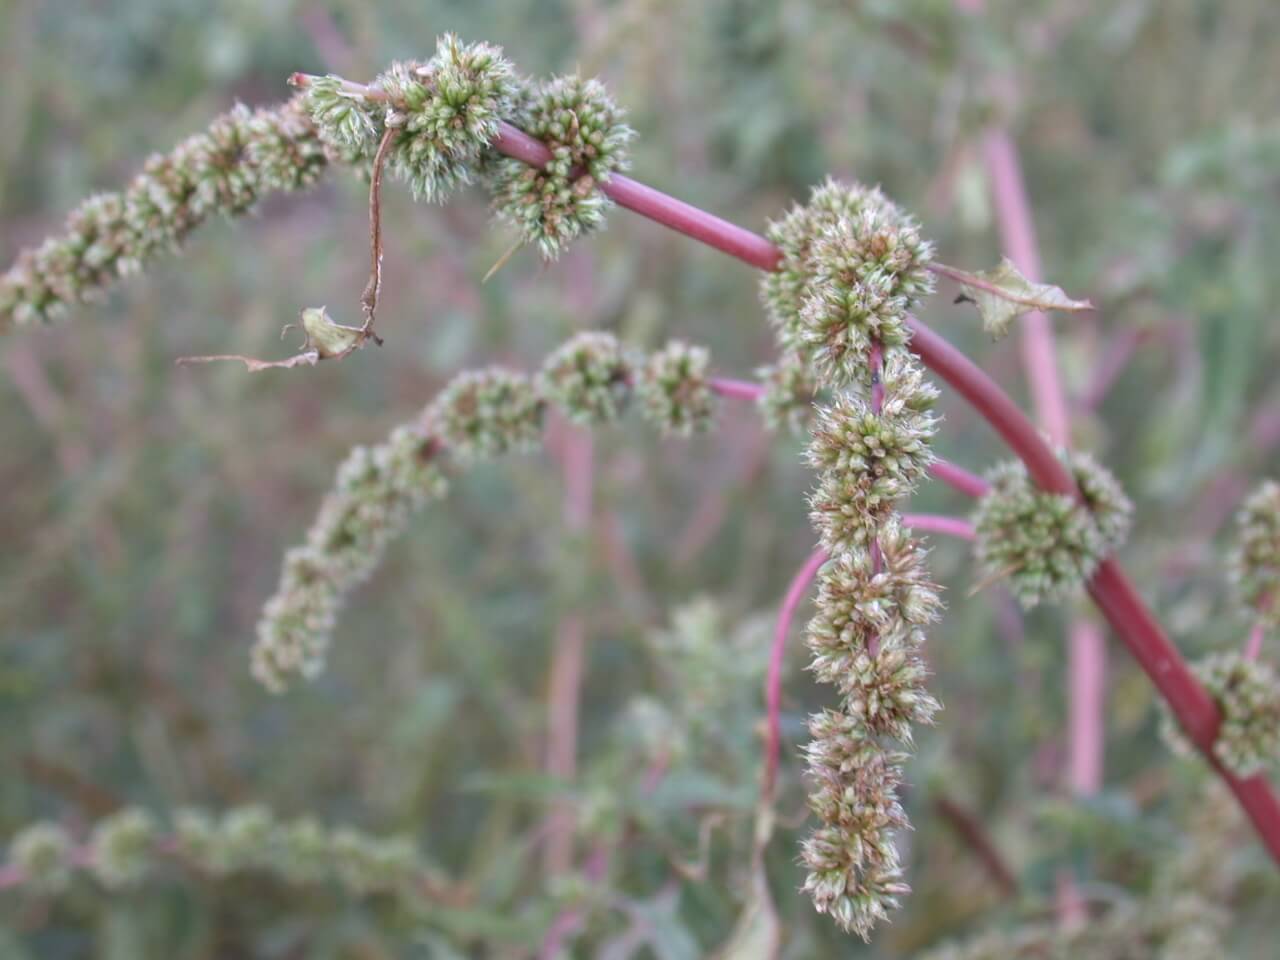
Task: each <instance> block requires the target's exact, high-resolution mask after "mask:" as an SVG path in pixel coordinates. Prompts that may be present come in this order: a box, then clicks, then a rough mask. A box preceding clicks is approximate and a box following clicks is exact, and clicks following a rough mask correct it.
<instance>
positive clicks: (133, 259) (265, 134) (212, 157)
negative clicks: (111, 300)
mask: <svg viewBox="0 0 1280 960" xmlns="http://www.w3.org/2000/svg"><path fill="white" fill-rule="evenodd" d="M326 163H327V160H326V156H325V149H324V145H323V144H322V143H321V142H320V140H319V139H318V137H317V136H316V132H315V130H314V129H313V128H312V126H311V124H310V122H309V121H308V120H307V118H306V116H305V115H304V114H303V112H302V107H301V101H300V99H295V100H293V101H290V102H288V103H285V104H282V105H281V106H278V107H272V108H264V109H259V110H250V109H249V108H247V107H244V106H237V107H235V108H234V109H232V110H231V111H229V112H228V113H225V114H223V115H222V116H220V117H218V118H216V119H215V120H214V121H213V123H212V124H210V126H209V129H208V130H207V131H205V132H204V133H198V134H195V135H194V136H191V137H188V138H187V139H186V140H184V141H183V142H182V143H180V144H179V145H178V146H177V147H176V148H175V149H174V150H173V151H172V152H171V153H169V154H157V155H154V156H152V157H151V158H150V159H148V160H147V162H146V164H145V166H144V167H143V170H142V173H140V174H139V175H138V176H137V177H135V178H134V180H133V181H132V183H130V184H129V185H128V186H127V187H126V188H125V189H124V190H122V191H120V192H118V193H101V194H97V195H95V196H92V197H90V198H89V199H87V200H86V201H84V203H82V204H81V205H80V206H79V207H78V208H76V209H75V210H74V211H72V213H71V215H70V216H69V217H68V218H67V224H66V230H65V232H64V233H63V234H62V235H61V236H55V237H50V238H49V239H47V240H45V241H44V243H42V244H41V245H40V246H39V247H36V248H34V249H31V250H26V251H24V252H23V253H21V254H19V256H18V259H17V261H16V262H15V263H14V264H13V266H12V267H10V268H9V270H8V271H7V272H6V273H4V274H0V332H3V331H4V330H6V329H7V328H8V327H10V326H11V325H13V324H18V325H22V324H30V323H42V322H47V321H50V320H53V319H56V318H57V317H59V316H61V315H62V314H64V313H65V312H66V310H67V308H68V307H71V306H74V305H76V304H80V303H86V302H89V301H92V300H96V299H99V298H101V297H102V296H103V294H104V293H105V291H106V290H107V289H108V288H109V287H110V286H112V285H113V284H114V283H115V282H116V281H117V280H119V279H121V278H123V277H127V276H130V275H131V274H135V273H138V272H139V271H141V269H142V268H143V266H144V265H145V264H146V263H147V262H149V261H150V260H153V259H154V258H155V257H156V256H158V255H160V254H162V253H166V252H170V251H173V250H176V249H177V248H178V246H179V244H181V242H182V241H183V240H184V239H185V238H186V236H187V234H189V233H190V232H191V231H192V230H194V229H195V228H196V227H198V226H200V225H201V224H202V223H205V222H206V221H208V220H209V219H210V218H211V217H213V216H215V215H217V214H222V215H225V216H239V215H241V214H244V213H246V212H248V211H249V210H251V209H252V208H253V207H254V206H255V205H256V203H257V201H258V200H259V199H260V198H261V197H263V196H265V195H266V194H268V193H272V192H275V191H293V190H299V189H301V188H303V187H307V186H310V185H311V184H313V183H315V182H316V180H317V179H319V176H320V174H321V172H323V170H324V169H325V166H326Z"/></svg>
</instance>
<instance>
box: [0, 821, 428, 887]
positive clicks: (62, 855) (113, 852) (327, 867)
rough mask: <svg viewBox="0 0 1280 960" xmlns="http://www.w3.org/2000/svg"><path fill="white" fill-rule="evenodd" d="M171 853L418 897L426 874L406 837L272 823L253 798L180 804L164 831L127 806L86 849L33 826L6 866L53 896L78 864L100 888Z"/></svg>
mask: <svg viewBox="0 0 1280 960" xmlns="http://www.w3.org/2000/svg"><path fill="white" fill-rule="evenodd" d="M175 859H176V860H177V861H178V862H180V863H182V864H183V865H185V866H189V867H191V868H194V869H195V870H198V871H200V872H201V873H204V874H207V875H210V876H214V877H226V876H230V875H233V874H237V873H245V872H250V871H253V872H258V873H264V874H270V875H272V876H275V877H278V878H279V879H281V880H283V881H285V882H287V883H296V884H310V883H321V882H324V881H327V880H330V879H334V880H337V881H338V883H340V884H341V885H342V886H343V887H344V888H345V889H346V890H347V891H348V892H350V893H352V894H354V895H357V896H368V895H370V894H375V893H396V892H404V893H406V894H410V895H413V896H415V897H416V896H417V895H418V893H419V892H420V884H421V882H422V881H423V880H424V879H431V878H432V876H433V872H432V871H431V869H430V868H429V867H428V866H427V865H426V864H425V863H424V862H423V860H422V859H421V857H420V856H419V854H418V852H417V848H416V847H415V845H414V844H413V841H412V840H411V839H409V838H408V837H388V838H380V837H375V836H370V835H368V834H365V833H362V832H360V831H358V830H354V829H352V828H350V827H338V828H334V829H327V828H326V827H324V826H323V825H322V824H321V823H320V822H319V821H317V820H316V819H314V818H312V817H301V818H299V819H296V820H279V819H277V818H276V817H275V816H274V814H273V813H272V812H271V811H270V810H268V809H267V808H266V807H262V806H258V805H250V806H243V807H236V808H233V809H231V810H228V811H226V812H225V813H224V814H223V815H222V816H220V817H219V816H214V815H212V814H209V813H207V812H205V811H203V810H197V809H190V808H188V809H182V810H178V811H176V812H175V813H174V815H173V823H172V828H171V830H170V831H169V832H167V833H162V832H161V831H160V827H159V824H158V823H157V821H156V820H155V818H154V817H153V816H152V815H151V814H149V813H147V812H146V811H143V810H138V809H133V808H127V809H125V810H122V811H120V812H119V813H116V814H113V815H112V816H110V817H108V818H106V819H104V820H102V821H100V822H99V823H98V824H97V825H96V826H95V827H94V829H93V831H92V834H91V835H90V838H89V840H88V842H87V843H86V844H85V845H84V846H78V845H77V844H76V843H75V842H74V841H73V840H72V838H71V836H70V834H68V833H67V831H66V830H65V829H63V828H62V827H61V826H58V825H57V824H53V823H37V824H33V825H32V826H30V827H27V828H26V829H25V830H23V831H22V832H21V833H19V834H18V835H17V836H15V837H14V839H13V841H12V843H11V844H10V846H9V858H8V864H9V866H10V867H11V868H12V869H14V870H15V871H16V872H17V874H18V876H19V877H20V878H21V883H22V885H23V886H25V887H27V888H28V889H31V890H32V891H34V892H38V893H42V894H56V893H60V892H62V891H64V890H66V889H67V887H68V886H69V885H70V883H71V881H72V879H73V877H74V876H75V873H76V871H77V870H78V869H81V868H83V869H85V870H87V871H88V872H89V873H90V874H91V875H92V876H93V877H94V878H95V879H96V880H97V881H98V882H99V883H100V884H101V885H102V886H103V887H104V888H106V889H107V890H121V889H125V888H128V887H133V886H137V885H138V884H140V883H142V882H144V881H145V880H146V879H147V877H148V875H149V874H150V873H151V872H152V871H153V870H154V869H155V868H156V866H157V865H158V864H159V863H161V862H164V861H166V860H175Z"/></svg>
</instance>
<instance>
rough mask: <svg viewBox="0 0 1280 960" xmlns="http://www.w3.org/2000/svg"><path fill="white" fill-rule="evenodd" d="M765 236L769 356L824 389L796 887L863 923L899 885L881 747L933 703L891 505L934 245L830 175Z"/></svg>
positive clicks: (911, 583) (916, 395)
mask: <svg viewBox="0 0 1280 960" xmlns="http://www.w3.org/2000/svg"><path fill="white" fill-rule="evenodd" d="M769 238H770V239H771V240H772V241H773V242H774V243H775V244H777V245H778V247H779V248H780V249H781V252H782V257H781V263H780V265H779V269H778V271H777V272H775V273H771V274H768V275H766V277H765V279H764V281H763V284H762V287H761V296H762V299H763V301H764V305H765V309H766V311H767V312H768V314H769V318H770V320H771V321H772V323H773V325H774V327H775V329H776V332H777V337H778V341H779V346H780V348H781V351H782V355H783V356H784V357H787V358H793V359H791V362H793V363H799V364H801V365H803V366H804V367H806V368H807V369H808V372H809V374H810V375H811V376H812V378H813V382H814V385H815V386H816V388H817V389H818V390H825V391H830V396H829V399H828V398H827V397H824V398H823V401H822V402H821V403H819V404H817V405H816V412H815V415H814V416H813V418H812V420H811V421H810V426H809V433H810V438H809V445H808V447H807V450H806V460H807V461H808V463H809V465H810V466H811V467H813V469H814V470H815V471H816V473H817V487H816V489H815V490H814V492H813V494H812V495H811V497H810V501H809V505H810V518H811V519H812V521H813V525H814V527H815V528H816V529H817V531H818V533H819V537H820V539H821V542H822V546H823V547H824V548H825V549H826V551H827V553H828V554H829V558H828V560H827V562H826V563H825V564H824V565H823V566H822V568H821V569H820V571H819V573H818V596H817V600H816V603H815V607H816V612H815V614H814V616H813V618H812V619H811V620H810V622H809V625H808V629H807V631H806V642H807V644H808V646H809V649H810V652H811V653H812V654H813V659H812V661H811V662H810V669H811V670H812V671H813V673H814V675H815V676H816V677H817V678H818V679H819V680H821V681H822V682H824V683H829V684H831V685H832V686H834V687H835V688H836V690H837V691H838V692H839V694H840V698H841V701H840V707H839V709H838V710H829V711H826V712H825V713H822V714H818V715H816V716H814V717H813V718H811V721H810V732H811V734H812V737H813V739H812V742H811V743H810V744H809V747H808V749H807V757H808V767H809V779H810V781H811V783H812V788H811V791H810V797H809V803H810V807H811V808H812V809H813V811H814V813H816V814H817V816H818V818H819V820H820V821H821V822H820V824H819V826H818V827H817V829H816V830H815V831H814V832H813V833H812V834H810V836H809V837H808V839H807V840H806V841H805V842H804V845H803V847H802V849H801V859H802V860H803V862H804V864H805V866H806V867H807V868H808V871H809V873H808V876H807V879H806V880H805V885H804V886H805V890H806V891H807V892H808V893H809V895H810V896H811V897H812V898H813V902H814V906H815V907H816V908H817V909H818V911H819V912H820V913H824V914H828V915H830V916H831V917H832V918H833V919H834V920H835V921H836V923H837V924H838V925H839V926H840V927H841V928H842V929H844V930H847V931H853V932H855V933H857V934H859V935H860V936H862V937H863V938H867V937H869V936H870V931H871V928H872V927H873V926H874V925H875V924H876V923H878V922H879V921H881V920H884V919H886V918H887V916H888V912H889V911H890V910H892V909H894V908H896V907H897V905H898V898H899V897H900V896H901V895H903V894H905V893H907V892H908V888H907V885H906V883H905V882H904V880H903V876H902V869H901V866H900V864H899V858H898V852H897V847H896V845H895V840H894V834H895V832H896V831H897V830H899V829H902V828H905V827H907V826H908V824H907V819H906V816H905V814H904V813H903V811H902V808H901V806H900V804H899V802H898V799H897V790H898V787H899V784H900V782H901V765H902V763H903V762H905V759H906V756H905V754H904V753H902V752H901V751H900V750H897V749H896V748H895V747H894V744H897V745H900V746H909V745H910V744H911V740H912V728H913V726H914V725H915V724H919V723H931V722H932V721H933V716H934V714H935V713H936V712H937V711H938V710H939V709H940V707H939V704H938V702H937V701H936V700H935V699H934V698H933V697H932V696H931V695H930V694H929V692H928V691H927V690H926V689H925V680H926V679H927V676H928V671H927V670H926V668H925V665H924V660H923V658H922V657H921V655H920V648H921V646H922V644H923V642H924V631H923V627H924V626H925V625H926V624H928V623H930V622H932V621H933V620H934V619H935V618H936V617H937V615H938V611H939V610H940V608H941V602H940V601H939V599H938V593H937V589H936V588H935V587H934V586H933V584H932V583H931V582H930V580H929V577H928V575H927V573H926V571H925V568H924V556H925V551H924V549H923V548H922V547H920V546H919V545H918V544H917V543H916V542H915V541H914V540H913V539H912V538H911V536H910V534H909V533H908V532H907V531H905V530H904V529H903V528H902V526H901V523H900V522H899V519H898V516H897V514H896V505H897V502H898V500H900V499H901V498H902V497H904V496H907V495H908V494H910V493H911V492H912V491H913V490H914V489H915V487H916V484H917V483H918V482H919V481H920V479H921V478H922V477H923V476H924V475H925V474H926V472H927V471H928V469H929V466H930V464H931V463H932V462H933V459H934V458H933V453H932V451H931V449H930V442H931V441H932V439H933V435H934V433H935V432H936V430H937V418H936V417H935V416H934V414H933V413H932V408H933V405H934V403H935V401H936V399H937V396H938V394H937V390H936V389H935V388H934V387H933V386H931V385H930V384H929V383H927V382H926V381H925V379H924V374H923V371H922V369H921V368H920V367H919V366H918V365H917V363H916V361H915V360H914V359H913V358H912V356H911V355H910V354H909V353H908V352H907V350H906V345H907V343H908V342H909V340H910V337H911V334H910V329H909V327H908V325H907V318H908V311H909V310H911V309H912V308H913V307H914V306H915V304H916V303H917V302H918V301H919V299H920V298H921V297H923V296H925V295H926V294H927V293H929V292H930V291H931V290H932V280H931V278H930V275H929V273H928V271H927V265H928V261H929V259H930V257H931V255H932V251H931V248H930V246H929V244H928V243H926V242H925V241H923V240H922V239H921V238H920V235H919V231H918V230H917V228H916V226H915V224H914V222H913V221H912V220H911V218H910V217H908V216H906V215H905V214H903V213H902V212H901V211H899V210H898V208H897V207H895V206H894V205H893V204H892V203H890V202H889V200H888V199H887V198H885V196H884V195H883V194H882V193H881V192H880V191H879V190H878V189H872V188H867V187H863V186H860V185H856V184H855V185H846V184H841V183H838V182H836V181H834V180H828V181H827V182H826V183H825V184H823V185H822V186H820V187H818V188H817V189H815V190H814V191H813V194H812V195H811V197H810V200H809V203H808V204H807V205H805V206H797V207H795V208H793V209H792V210H791V211H790V212H789V213H788V214H787V215H786V216H785V217H783V218H782V219H781V220H779V221H777V222H775V223H773V224H771V225H770V228H769ZM877 360H878V361H879V362H877ZM877 388H882V389H877ZM811 393H812V391H811Z"/></svg>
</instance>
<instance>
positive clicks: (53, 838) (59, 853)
mask: <svg viewBox="0 0 1280 960" xmlns="http://www.w3.org/2000/svg"><path fill="white" fill-rule="evenodd" d="M71 854H72V845H71V838H70V837H69V836H67V831H66V830H64V829H63V828H62V827H60V826H58V825H57V824H56V823H33V824H32V825H31V826H29V827H27V828H26V829H24V830H22V831H21V832H20V833H18V834H17V835H16V836H15V837H14V838H13V840H12V842H11V843H10V844H9V865H10V866H12V867H14V868H15V869H16V870H17V871H18V872H19V874H20V875H21V877H22V882H23V883H24V884H26V885H27V886H29V887H31V888H32V889H33V890H36V891H38V892H40V893H60V892H62V891H63V890H64V889H66V887H67V885H68V884H69V883H70V882H71V874H72V866H73V865H72V862H71Z"/></svg>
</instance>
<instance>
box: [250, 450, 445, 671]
mask: <svg viewBox="0 0 1280 960" xmlns="http://www.w3.org/2000/svg"><path fill="white" fill-rule="evenodd" d="M447 490H448V484H447V483H446V481H445V477H444V474H443V473H442V472H441V471H440V469H439V467H438V466H437V464H436V463H435V459H434V456H433V452H432V450H431V445H430V443H429V442H428V440H427V437H426V435H424V434H423V433H422V432H421V431H419V430H415V429H413V428H411V427H408V426H401V427H397V428H396V429H395V430H394V431H392V433H391V436H390V437H388V439H387V441H386V442H385V443H383V444H379V445H378V446H374V447H356V448H355V449H354V450H352V451H351V453H350V454H349V455H348V456H347V459H346V460H345V461H343V463H342V465H341V466H340V467H339V468H338V476H337V482H336V483H335V484H334V488H333V490H332V491H331V492H330V493H329V495H328V496H327V497H326V498H325V500H324V502H323V503H322V505H321V507H320V513H319V515H318V516H317V518H316V522H315V523H314V524H313V525H312V527H311V530H310V531H309V532H308V534H307V541H306V543H305V544H304V545H303V546H300V547H295V548H293V549H292V550H290V551H289V552H288V554H286V556H285V561H284V569H283V573H282V575H281V579H280V586H279V587H278V588H277V590H276V593H275V595H274V596H273V597H272V598H271V599H270V600H269V601H267V605H266V607H265V608H264V610H263V614H262V619H261V620H260V621H259V623H258V641H257V643H256V644H255V645H254V648H253V655H252V669H253V675H254V676H255V677H257V679H258V680H259V681H260V682H261V683H262V684H263V685H264V686H266V687H267V688H268V689H269V690H273V691H277V692H278V691H282V690H283V689H284V687H285V684H286V679H285V678H286V677H288V676H290V675H293V674H301V675H302V676H306V677H310V676H314V675H316V674H318V673H319V672H320V670H322V669H323V666H324V659H325V654H326V652H327V648H328V638H329V636H330V634H331V633H332V631H333V627H334V625H335V623H336V621H337V614H338V610H339V608H340V607H341V604H342V600H343V598H344V597H345V595H346V594H347V593H349V592H350V591H351V590H352V589H354V588H355V587H356V586H358V585H359V584H360V583H363V582H364V581H365V580H366V579H368V577H369V576H370V575H371V574H372V572H373V570H374V568H375V567H376V566H377V564H378V561H379V559H380V558H381V556H382V554H383V552H384V551H385V550H386V547H387V544H389V543H390V542H391V541H392V540H394V539H395V538H396V537H397V536H399V534H400V532H401V531H402V530H403V529H404V527H405V526H406V525H407V524H408V521H409V518H410V516H411V515H412V514H413V513H414V512H416V511H417V510H418V509H420V508H421V507H422V505H423V504H425V503H426V502H427V501H429V500H438V499H440V498H442V497H443V496H444V495H445V493H446V492H447Z"/></svg>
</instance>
